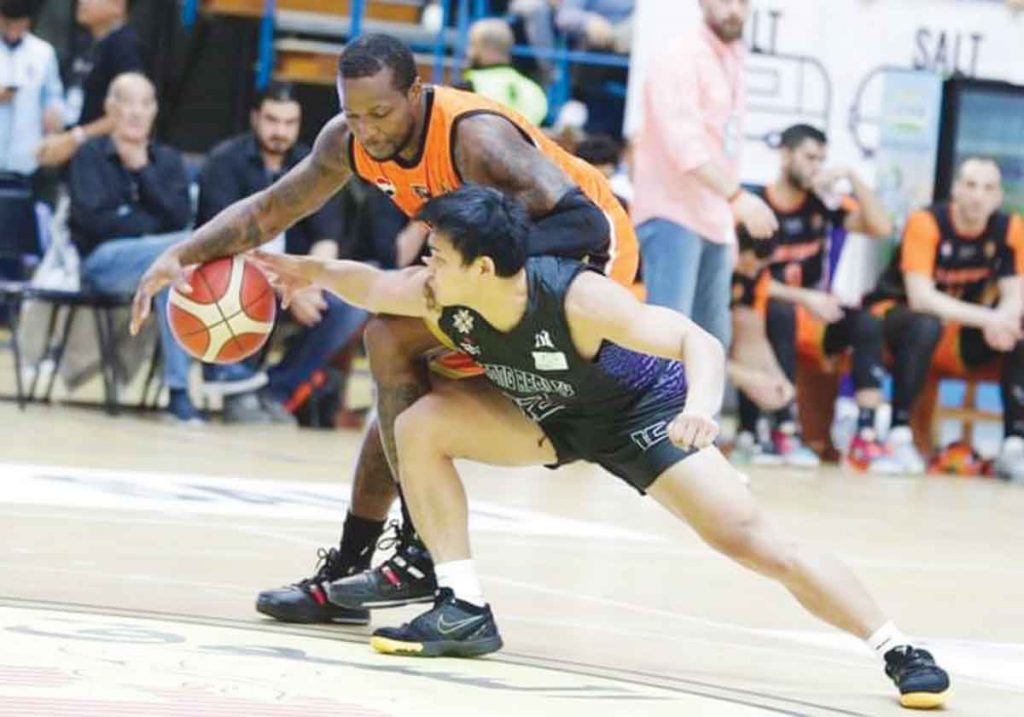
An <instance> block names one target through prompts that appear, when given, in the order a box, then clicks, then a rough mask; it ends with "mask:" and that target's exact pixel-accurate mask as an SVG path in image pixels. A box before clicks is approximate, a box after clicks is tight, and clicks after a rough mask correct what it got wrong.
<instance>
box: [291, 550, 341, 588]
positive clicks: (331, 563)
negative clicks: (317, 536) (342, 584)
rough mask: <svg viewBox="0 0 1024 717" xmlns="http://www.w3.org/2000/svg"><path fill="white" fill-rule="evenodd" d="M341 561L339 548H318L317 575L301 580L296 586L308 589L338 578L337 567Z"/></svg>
mask: <svg viewBox="0 0 1024 717" xmlns="http://www.w3.org/2000/svg"><path fill="white" fill-rule="evenodd" d="M340 559H341V553H340V552H339V551H338V549H337V548H331V549H329V550H328V549H327V548H318V549H317V551H316V573H315V574H314V575H313V577H311V578H304V579H303V580H300V581H299V582H298V583H296V585H298V586H299V587H301V588H306V587H309V586H310V585H316V584H318V583H322V582H324V581H325V580H331V579H333V578H335V577H337V576H336V575H335V573H337V572H338V569H337V565H338V562H339V561H340Z"/></svg>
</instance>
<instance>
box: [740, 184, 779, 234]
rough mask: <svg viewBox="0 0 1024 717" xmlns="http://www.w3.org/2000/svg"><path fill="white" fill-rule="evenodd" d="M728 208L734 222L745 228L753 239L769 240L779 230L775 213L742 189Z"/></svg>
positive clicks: (760, 200) (759, 199)
mask: <svg viewBox="0 0 1024 717" xmlns="http://www.w3.org/2000/svg"><path fill="white" fill-rule="evenodd" d="M729 206H730V207H731V208H732V214H733V216H734V217H735V218H736V221H737V222H738V223H740V224H742V225H743V226H744V227H746V229H747V233H748V234H750V236H751V237H753V238H754V239H771V238H772V236H774V235H775V232H776V231H778V229H779V220H778V218H777V217H776V216H775V212H773V211H772V208H771V207H769V206H768V205H767V204H766V203H765V201H764V200H763V199H761V197H759V196H757V195H756V194H752V193H750V192H748V191H747V190H745V189H744V190H743V191H741V192H740V194H739V196H738V197H736V198H735V199H733V200H732V202H731V203H730V205H729Z"/></svg>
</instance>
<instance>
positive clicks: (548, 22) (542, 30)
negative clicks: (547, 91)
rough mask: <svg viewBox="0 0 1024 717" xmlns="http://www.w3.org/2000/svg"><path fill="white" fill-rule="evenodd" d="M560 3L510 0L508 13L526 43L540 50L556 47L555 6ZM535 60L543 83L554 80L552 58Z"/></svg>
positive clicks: (546, 0)
mask: <svg viewBox="0 0 1024 717" xmlns="http://www.w3.org/2000/svg"><path fill="white" fill-rule="evenodd" d="M558 3H559V0H510V2H509V3H508V8H507V10H508V14H509V15H510V16H511V17H512V18H513V21H514V22H515V23H516V24H517V26H518V27H519V28H520V30H521V32H522V35H523V37H524V38H525V41H526V44H528V45H530V46H531V47H533V48H535V49H538V50H554V49H555V6H556V5H557V4H558ZM495 12H501V11H500V10H495ZM535 62H536V66H537V69H538V71H539V76H540V79H541V80H542V82H543V84H545V85H547V84H549V83H551V82H553V81H554V79H555V65H554V63H553V62H552V61H551V58H550V57H538V58H536V61H535Z"/></svg>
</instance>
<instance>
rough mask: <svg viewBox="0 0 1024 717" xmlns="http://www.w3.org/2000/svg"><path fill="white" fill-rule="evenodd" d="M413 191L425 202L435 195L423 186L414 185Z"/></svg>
mask: <svg viewBox="0 0 1024 717" xmlns="http://www.w3.org/2000/svg"><path fill="white" fill-rule="evenodd" d="M412 191H413V192H415V193H416V196H417V197H419V198H420V199H423V200H428V199H430V198H431V197H432V196H433V195H432V194H431V193H430V190H429V189H427V188H426V187H424V186H423V185H422V184H414V185H412Z"/></svg>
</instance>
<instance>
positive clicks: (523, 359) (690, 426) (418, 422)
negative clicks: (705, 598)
mask: <svg viewBox="0 0 1024 717" xmlns="http://www.w3.org/2000/svg"><path fill="white" fill-rule="evenodd" d="M420 219H422V220H423V221H425V222H426V223H427V224H428V225H429V226H430V227H431V233H430V238H429V246H430V249H431V254H430V257H429V258H428V259H427V266H426V267H419V268H415V269H409V270H405V271H401V272H385V271H380V270H377V269H374V268H372V267H369V266H366V265H363V264H358V263H353V262H343V261H334V262H329V261H321V260H316V259H313V258H311V257H287V256H265V257H262V258H261V261H263V263H264V266H265V267H266V268H267V269H268V270H269V271H270V272H271V273H273V274H275V275H276V276H277V283H278V284H279V285H280V286H281V288H282V290H283V292H284V300H285V301H286V302H287V300H288V298H289V297H290V296H291V295H292V294H293V293H294V292H295V291H298V290H301V289H304V288H306V287H307V286H308V285H309V284H311V283H312V284H315V285H317V286H320V287H321V288H324V289H327V290H329V291H332V292H335V293H337V294H338V295H339V296H341V297H342V298H343V299H345V300H346V301H348V302H350V303H353V304H356V305H358V306H362V307H364V308H366V309H367V310H369V311H373V312H381V313H390V314H396V315H407V316H417V317H423V318H426V319H428V320H433V321H435V322H436V324H437V325H438V327H439V328H440V330H442V331H443V332H444V333H445V334H446V335H447V336H448V337H449V338H450V339H451V340H452V341H453V342H455V343H456V344H457V345H458V346H459V347H460V348H461V349H462V350H464V351H466V352H467V353H469V354H470V355H472V356H474V357H475V358H476V359H477V361H478V362H479V363H480V365H481V366H483V367H484V369H485V374H486V378H483V377H482V378H479V379H475V380H472V381H460V382H452V383H449V384H447V385H442V386H439V387H437V388H436V390H434V391H433V392H432V393H430V394H427V395H426V396H424V397H422V398H420V399H419V400H418V401H417V402H416V403H415V404H414V405H413V406H412V407H411V408H409V409H407V410H406V411H405V412H403V413H402V414H401V415H400V417H399V419H398V423H397V432H396V434H397V445H398V449H399V456H400V460H399V465H400V466H401V468H400V473H401V475H400V480H401V484H402V488H403V491H404V494H405V497H406V500H407V501H408V506H409V509H410V510H411V512H412V515H413V519H414V520H415V522H416V526H417V528H418V530H419V532H420V535H421V536H422V538H423V540H424V542H425V543H426V545H427V547H428V549H429V550H430V553H431V555H432V556H433V557H434V560H435V561H436V562H435V566H434V567H435V574H436V576H437V583H438V590H437V593H436V596H435V602H434V607H433V608H432V609H430V610H428V611H427V612H426V613H424V614H422V615H420V616H419V617H417V618H415V619H414V620H412V621H411V622H410V623H407V624H405V625H402V626H401V627H398V628H381V629H378V630H377V631H376V632H375V633H374V636H373V638H372V640H371V644H372V645H373V646H374V647H375V648H376V649H377V650H379V651H381V652H385V653H393V654H404V655H419V656H438V655H457V656H475V655H481V654H485V653H488V652H493V651H494V650H497V649H499V648H500V647H501V645H502V641H501V637H500V634H499V632H498V628H497V624H496V623H495V620H494V616H493V614H492V613H491V610H490V607H489V606H488V605H487V603H486V600H485V599H484V597H483V593H482V590H481V588H480V583H479V580H478V578H477V576H476V572H475V568H474V565H473V561H472V560H471V559H470V550H469V535H468V528H467V505H466V495H465V491H464V489H463V486H462V483H461V481H460V479H459V476H458V474H457V473H456V471H455V468H454V464H453V461H454V459H456V458H465V459H469V460H476V461H480V462H484V463H491V464H500V465H531V464H546V465H549V466H556V465H561V464H564V463H567V462H570V461H574V460H585V461H589V462H593V463H598V464H600V465H601V466H603V467H604V468H605V469H607V470H608V471H609V472H611V473H613V474H614V475H616V476H618V477H619V478H621V479H623V480H624V481H626V482H627V483H629V484H630V485H632V486H633V487H634V488H636V489H637V490H638V491H639V492H640V493H642V494H643V493H648V494H650V495H651V496H652V497H653V498H654V499H655V500H657V501H658V502H659V503H661V504H662V505H663V506H664V507H665V508H667V509H668V510H669V511H671V512H672V513H673V514H675V515H676V516H678V517H679V518H680V519H682V520H685V521H686V522H688V523H689V524H690V525H691V526H693V528H694V529H696V530H697V532H698V533H699V534H700V535H701V537H702V538H703V539H704V540H705V541H707V542H708V543H709V544H710V545H711V546H713V547H714V548H716V549H717V550H719V551H721V552H722V553H724V554H726V555H728V556H729V557H731V558H733V559H734V560H736V561H738V562H740V563H741V564H743V565H745V566H746V567H748V568H751V569H753V570H756V571H758V572H760V573H761V574H763V575H765V576H767V577H771V578H773V579H776V580H778V581H779V582H780V583H782V584H783V585H784V586H785V587H786V588H787V589H789V590H790V592H791V593H792V594H793V595H794V596H795V597H796V598H797V599H798V600H799V601H800V602H801V604H803V605H804V607H806V608H807V609H808V610H809V611H811V612H812V613H813V614H815V615H817V616H818V617H819V618H821V619H823V620H825V621H827V622H829V623H830V624H832V625H834V626H836V627H838V628H840V629H842V630H845V631H847V632H849V633H851V634H854V635H856V636H858V637H860V638H862V639H864V640H866V641H867V642H868V644H869V646H870V647H871V648H872V649H874V650H875V651H876V652H877V653H878V654H879V655H880V656H882V657H884V660H885V670H886V673H887V674H888V675H889V676H890V677H891V678H892V679H893V681H894V682H895V683H896V685H897V686H898V688H899V690H900V694H901V702H902V704H904V705H905V706H908V707H935V706H938V705H940V704H942V703H943V702H944V701H945V699H946V695H947V692H948V688H949V678H948V676H947V675H946V673H945V672H944V671H943V670H942V669H940V668H939V667H938V666H936V664H935V662H934V660H933V659H932V657H931V655H929V654H928V653H927V652H926V651H924V650H920V649H917V648H914V647H913V646H912V645H911V644H910V642H909V640H907V638H906V637H905V636H903V634H902V633H900V632H899V631H898V630H897V629H896V628H895V626H893V624H892V623H891V622H888V621H886V619H885V616H884V615H883V613H882V612H881V610H880V609H879V608H878V607H877V605H876V604H875V602H874V600H873V599H872V598H871V597H870V596H869V595H868V594H867V592H866V591H865V589H864V588H863V587H862V586H861V585H860V583H859V582H858V580H857V579H856V578H855V577H854V575H853V574H852V573H851V572H850V571H849V570H848V569H847V568H846V567H845V566H844V565H842V564H841V563H839V562H838V561H836V560H834V559H832V558H830V557H828V556H825V555H822V554H818V553H815V552H813V551H811V550H808V549H806V548H802V547H798V546H797V545H796V544H795V543H794V542H793V541H792V540H791V539H790V538H789V537H788V536H786V535H785V534H784V533H783V532H782V531H781V530H780V529H779V528H778V527H776V526H775V525H774V524H773V523H772V522H771V521H770V520H769V519H768V518H767V517H766V516H765V515H764V514H763V513H762V512H761V511H760V509H759V508H758V506H757V504H756V502H755V501H754V499H753V496H752V495H751V493H750V492H749V491H748V490H747V488H746V487H745V486H744V485H743V482H742V481H741V479H740V477H739V475H738V474H737V472H736V471H735V469H733V468H732V466H731V465H730V464H729V463H728V461H726V460H725V458H724V457H723V456H722V454H721V453H720V452H719V451H718V449H717V448H716V447H715V446H714V445H713V444H714V440H715V438H716V436H717V434H718V426H717V424H716V423H715V421H714V418H713V417H714V415H715V414H716V413H717V411H718V409H719V407H720V403H721V397H722V392H723V388H724V374H725V358H724V355H723V350H722V347H721V345H720V344H719V343H718V342H717V341H716V340H715V339H714V338H712V337H711V336H710V335H709V334H707V333H706V332H704V331H703V330H702V329H700V328H699V327H698V326H697V325H696V324H694V323H693V322H691V321H690V320H689V319H687V318H686V317H684V316H683V315H682V314H679V313H677V312H674V311H671V310H669V309H665V308H661V307H656V306H650V305H646V304H642V303H640V302H639V301H638V300H637V299H636V298H635V297H634V296H633V295H632V294H631V293H630V292H629V291H628V290H627V289H625V288H622V287H620V286H617V285H616V284H614V283H613V282H612V281H610V280H608V279H606V278H605V277H603V276H601V275H599V274H597V273H595V272H593V271H590V270H588V269H587V268H586V267H585V266H584V265H583V264H581V263H579V262H576V261H573V260H571V259H561V258H555V257H536V258H530V259H527V258H526V253H525V250H524V247H525V237H526V235H527V225H528V220H527V218H526V214H525V212H524V211H523V210H522V208H521V207H520V206H519V205H518V203H517V202H516V201H515V200H513V199H511V198H509V197H506V196H505V195H502V194H501V193H499V192H497V191H495V190H492V189H488V188H484V187H478V186H466V187H464V188H462V189H458V190H456V191H454V192H452V193H450V194H447V195H444V196H441V197H438V198H435V199H433V200H431V201H430V202H429V203H428V204H427V205H426V207H425V208H424V209H423V211H422V213H421V215H420ZM683 361H685V362H686V363H685V369H684V366H683V363H682V362H683ZM328 594H329V595H330V590H328Z"/></svg>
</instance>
